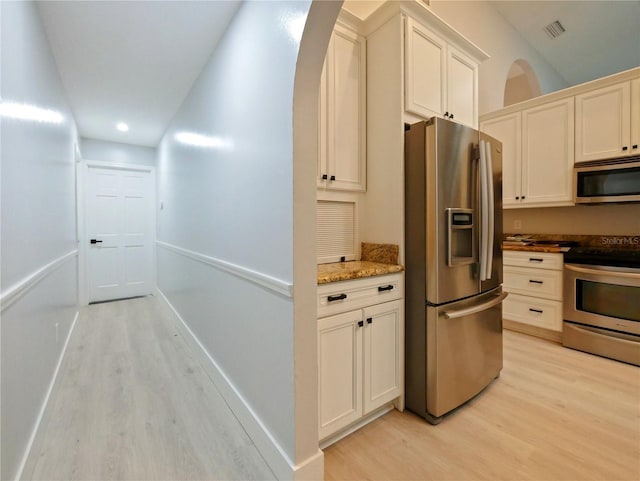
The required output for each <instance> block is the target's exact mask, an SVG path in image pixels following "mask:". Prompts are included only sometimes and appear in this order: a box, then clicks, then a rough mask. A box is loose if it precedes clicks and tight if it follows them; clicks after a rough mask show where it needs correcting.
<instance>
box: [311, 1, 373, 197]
mask: <svg viewBox="0 0 640 481" xmlns="http://www.w3.org/2000/svg"><path fill="white" fill-rule="evenodd" d="M348 19H351V17H350V15H349V14H348V13H347V12H344V11H343V12H342V13H341V20H339V22H338V23H337V24H336V26H335V28H334V30H333V34H332V36H331V40H330V42H329V48H328V50H327V56H326V58H325V63H324V67H323V71H322V77H321V81H320V95H319V99H320V100H319V102H320V105H319V119H318V120H319V132H318V168H317V185H318V188H321V189H327V190H341V191H353V192H363V191H365V190H366V165H367V163H366V106H367V103H366V98H367V97H366V95H367V94H366V85H367V83H366V65H367V63H366V62H367V57H366V52H367V50H366V39H365V38H364V36H362V35H360V34H359V33H358V31H357V27H356V26H354V23H355V20H353V19H351V20H352V23H348V22H347V20H348Z"/></svg>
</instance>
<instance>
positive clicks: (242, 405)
mask: <svg viewBox="0 0 640 481" xmlns="http://www.w3.org/2000/svg"><path fill="white" fill-rule="evenodd" d="M157 292H158V297H159V298H160V299H162V300H164V302H165V303H166V305H167V306H168V307H169V309H171V311H172V312H173V314H174V315H175V316H176V318H177V319H178V320H179V321H180V322H177V323H176V324H177V325H178V327H179V328H180V330H181V331H182V334H183V337H184V339H185V340H186V341H187V343H188V344H189V346H190V347H191V348H192V350H193V352H194V354H195V355H196V356H197V358H198V361H199V362H200V364H201V365H202V367H203V368H204V370H205V372H206V373H207V375H208V376H209V377H210V378H211V380H212V381H213V383H214V384H215V385H216V387H217V388H218V390H219V391H220V394H221V395H222V397H223V398H224V400H225V401H226V402H227V404H228V405H229V407H230V408H231V410H232V411H233V413H234V414H235V416H236V417H237V418H238V420H239V421H240V424H241V425H242V427H243V428H244V429H245V431H246V432H247V434H248V435H249V437H250V438H251V440H252V441H253V443H254V444H255V446H256V448H257V449H258V451H259V452H260V454H261V455H262V457H263V458H264V460H265V461H266V463H267V465H268V466H269V468H271V470H272V471H273V473H274V475H275V476H276V478H277V479H279V480H283V481H284V480H292V481H298V480H300V481H302V480H304V481H322V479H323V477H324V453H323V452H322V451H320V449H318V451H317V452H316V453H315V454H314V455H313V456H311V457H310V458H309V459H307V460H305V461H304V462H302V463H299V464H298V465H295V464H294V463H293V462H292V461H291V459H290V458H289V456H288V455H287V454H286V453H285V452H284V450H283V449H282V447H281V446H280V444H279V443H278V442H277V441H276V440H275V439H274V438H273V436H272V435H271V433H270V432H269V430H268V429H267V427H266V426H265V425H264V424H263V423H262V421H261V420H260V418H259V417H258V415H257V414H256V413H255V412H254V411H253V409H252V408H251V406H249V404H248V403H247V401H246V400H245V399H244V398H243V397H242V395H241V394H240V393H239V392H238V390H237V389H236V388H235V386H234V385H233V383H232V382H231V380H230V379H229V378H228V377H227V376H226V374H225V373H224V372H223V371H222V370H221V369H220V367H219V366H218V364H217V363H216V361H215V360H214V359H213V358H212V357H211V355H210V354H209V353H208V352H207V350H206V349H205V347H204V346H203V345H202V343H201V342H200V340H199V339H198V338H197V337H196V335H195V334H194V333H193V331H192V330H191V329H190V328H189V326H188V324H187V323H186V322H185V320H184V319H183V318H182V316H181V315H180V314H179V313H178V311H177V310H176V309H175V307H173V305H172V304H171V302H170V301H169V299H167V297H166V296H165V295H164V293H163V292H162V291H161V290H160V289H159V288H158V291H157Z"/></svg>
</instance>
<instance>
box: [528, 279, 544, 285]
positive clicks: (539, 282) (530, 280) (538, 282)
mask: <svg viewBox="0 0 640 481" xmlns="http://www.w3.org/2000/svg"><path fill="white" fill-rule="evenodd" d="M529 282H532V283H534V284H544V282H543V281H534V280H533V279H529Z"/></svg>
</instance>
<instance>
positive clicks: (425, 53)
mask: <svg viewBox="0 0 640 481" xmlns="http://www.w3.org/2000/svg"><path fill="white" fill-rule="evenodd" d="M404 65H405V79H404V82H405V110H407V111H409V112H412V113H414V114H418V115H421V116H422V117H425V118H428V117H433V116H434V115H435V116H438V117H442V116H443V115H444V113H445V111H446V98H445V88H446V69H447V44H446V42H445V41H444V40H443V39H441V38H440V37H438V36H437V35H435V34H434V33H433V32H430V31H429V30H427V29H426V28H425V27H423V26H422V25H420V24H419V23H416V22H415V21H414V20H413V19H411V18H407V19H406V25H405V62H404Z"/></svg>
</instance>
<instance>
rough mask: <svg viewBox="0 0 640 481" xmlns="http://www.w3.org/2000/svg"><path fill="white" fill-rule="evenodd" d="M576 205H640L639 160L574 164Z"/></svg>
mask: <svg viewBox="0 0 640 481" xmlns="http://www.w3.org/2000/svg"><path fill="white" fill-rule="evenodd" d="M574 181H575V193H576V204H601V203H605V202H640V157H636V158H633V159H625V160H615V161H608V162H590V163H585V164H577V165H576V167H575V168H574Z"/></svg>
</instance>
